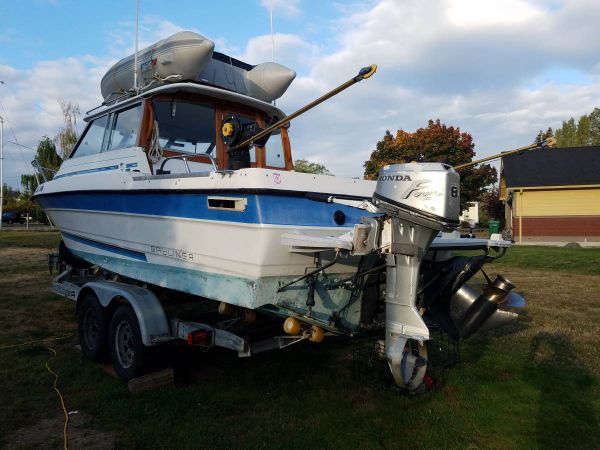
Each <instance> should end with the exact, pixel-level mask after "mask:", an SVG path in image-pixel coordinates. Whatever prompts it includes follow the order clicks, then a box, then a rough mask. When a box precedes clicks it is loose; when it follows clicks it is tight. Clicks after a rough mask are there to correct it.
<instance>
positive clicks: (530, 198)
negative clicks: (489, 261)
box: [500, 147, 600, 243]
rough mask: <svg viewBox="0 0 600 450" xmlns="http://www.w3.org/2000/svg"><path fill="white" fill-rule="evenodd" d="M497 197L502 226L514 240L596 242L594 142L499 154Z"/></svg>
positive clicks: (599, 196)
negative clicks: (500, 202) (501, 209)
mask: <svg viewBox="0 0 600 450" xmlns="http://www.w3.org/2000/svg"><path fill="white" fill-rule="evenodd" d="M500 199H501V200H503V201H504V202H505V205H506V208H505V214H506V217H505V218H506V224H507V225H506V228H507V229H509V231H512V236H513V239H514V240H515V241H516V242H518V243H522V242H580V243H586V242H588V243H591V242H598V243H600V147H575V148H556V149H539V150H532V151H530V152H527V153H523V154H520V155H511V156H507V157H505V158H503V159H502V167H501V171H500Z"/></svg>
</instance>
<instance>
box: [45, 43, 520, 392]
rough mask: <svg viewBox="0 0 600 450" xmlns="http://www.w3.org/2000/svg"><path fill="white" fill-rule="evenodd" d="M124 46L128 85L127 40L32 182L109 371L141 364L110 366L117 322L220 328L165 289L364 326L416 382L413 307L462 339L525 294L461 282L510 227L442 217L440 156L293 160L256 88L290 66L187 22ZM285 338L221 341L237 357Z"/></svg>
mask: <svg viewBox="0 0 600 450" xmlns="http://www.w3.org/2000/svg"><path fill="white" fill-rule="evenodd" d="M138 61H139V67H138V69H139V71H140V73H141V75H140V79H141V80H142V82H143V86H142V87H141V88H139V89H138V88H136V89H133V90H132V89H129V88H128V86H131V83H132V80H133V78H134V77H133V75H132V73H133V67H134V58H133V57H128V58H125V59H123V60H121V61H119V62H118V63H116V64H115V65H114V66H113V67H112V68H111V69H109V71H108V72H107V74H106V76H105V77H104V78H103V80H102V94H103V96H104V99H105V100H104V102H103V104H102V105H101V106H100V107H98V108H96V109H94V110H92V111H90V112H89V113H88V115H87V116H86V118H85V121H86V122H87V126H86V128H85V130H84V131H83V133H82V135H81V137H80V139H79V141H78V143H77V144H76V146H75V148H74V150H73V152H72V153H71V155H70V156H69V158H68V159H66V160H65V161H64V162H63V164H62V166H61V167H60V169H59V170H58V172H57V173H56V174H55V176H54V177H53V179H52V180H49V181H47V182H45V183H43V184H41V185H40V186H39V187H38V188H37V190H36V192H35V195H34V198H35V201H37V202H38V203H39V204H40V205H41V206H42V207H43V208H44V210H45V212H46V214H47V215H48V217H49V218H50V220H51V221H52V222H53V223H54V224H55V226H56V227H57V228H58V229H59V230H60V232H61V235H62V240H63V242H62V244H61V249H60V258H61V260H63V261H66V262H67V263H68V264H69V265H70V266H72V267H73V270H83V271H85V272H84V276H83V278H79V279H80V280H83V281H81V282H79V284H77V287H76V289H75V291H73V292H71V294H69V295H68V296H70V297H72V298H73V299H74V300H77V302H78V303H77V311H78V314H79V328H80V338H81V341H82V348H83V349H84V352H87V353H86V354H87V355H88V356H91V357H92V359H99V358H100V356H99V355H100V354H102V353H106V351H107V349H111V355H112V356H113V363H114V364H115V367H116V368H117V372H118V373H119V374H120V375H121V376H123V377H124V378H131V377H133V376H136V375H139V374H140V373H141V372H142V371H143V369H142V364H139V365H134V366H135V369H136V370H126V369H127V367H124V366H126V365H127V364H126V359H127V358H125V359H124V357H123V355H130V363H131V361H133V359H135V358H138V360H139V359H140V358H141V356H140V354H139V352H138V353H135V352H134V351H133V350H131V349H132V348H137V347H135V346H132V344H131V343H130V344H127V342H130V341H127V339H130V338H131V336H132V335H133V336H134V338H136V339H138V340H140V339H141V341H142V342H143V345H144V346H146V347H152V346H155V345H159V344H164V343H165V342H170V341H171V340H173V339H181V338H185V337H186V336H185V335H184V334H182V333H183V331H182V330H185V333H188V334H189V335H191V336H192V339H191V341H190V338H189V337H188V338H187V340H188V342H193V341H194V339H193V336H194V335H193V333H197V332H199V331H201V332H206V331H207V330H209V331H211V332H212V333H216V334H215V336H216V335H219V336H221V338H223V333H222V332H218V331H215V330H218V328H215V327H208V328H207V325H206V324H204V325H202V326H200V325H199V324H198V323H197V322H194V324H195V325H193V324H191V323H190V322H173V321H170V320H169V318H168V317H167V313H165V312H164V311H163V310H162V309H161V308H162V306H161V304H160V302H159V303H158V304H157V301H158V300H157V299H158V298H159V297H160V295H161V294H160V293H161V292H162V291H165V292H167V291H168V292H170V293H176V294H177V293H179V294H180V295H182V296H187V297H188V298H189V297H191V298H193V299H194V301H196V302H198V304H200V303H202V304H211V305H215V306H218V308H219V311H220V312H221V313H224V314H232V313H233V314H235V313H236V311H237V313H240V312H242V313H243V314H238V317H242V316H243V317H245V318H249V317H250V318H253V320H254V318H255V317H256V313H259V315H260V316H261V317H262V316H268V317H270V318H276V320H279V321H280V323H281V324H282V325H283V330H284V332H285V333H287V335H284V337H285V338H291V339H294V342H296V341H300V340H304V339H308V340H311V341H313V342H320V341H321V340H322V339H323V336H324V335H325V333H333V334H344V335H350V336H352V335H355V334H356V333H358V332H359V331H361V329H364V328H372V327H373V326H377V325H379V326H381V327H382V328H384V329H385V357H386V358H387V360H388V363H389V365H390V368H391V371H392V374H393V375H394V379H395V381H396V383H398V384H399V385H401V386H404V387H407V388H409V389H413V388H416V387H417V386H419V385H420V384H421V382H422V380H423V376H424V374H425V370H426V367H427V355H426V346H425V345H424V342H426V341H427V340H428V339H429V337H430V336H429V329H428V326H427V325H426V323H425V319H429V320H431V321H433V322H435V323H436V324H438V325H439V326H440V327H441V328H442V329H443V330H444V331H446V332H447V333H448V334H450V335H451V336H452V337H454V338H456V339H462V338H466V337H468V336H470V335H471V334H473V333H475V332H476V331H479V330H482V329H489V328H493V327H497V326H500V325H504V324H506V323H509V322H511V321H513V320H514V319H515V318H516V317H517V315H516V314H515V313H514V312H510V311H508V309H510V308H512V307H516V306H522V304H523V302H522V298H521V297H519V296H518V295H517V294H515V293H514V292H511V289H512V288H513V287H514V286H512V285H511V284H510V282H508V280H506V279H504V278H502V277H500V276H498V277H497V278H496V279H494V280H491V279H489V280H488V285H487V287H486V288H485V289H484V290H483V291H479V290H477V289H475V288H473V287H471V286H469V285H468V284H467V283H466V282H467V281H468V280H469V279H470V278H471V277H472V276H474V275H475V274H476V273H477V272H479V271H480V270H482V266H483V265H484V264H485V263H487V262H491V261H493V259H494V257H492V256H490V252H491V251H492V250H496V251H498V252H499V254H503V252H504V251H505V250H506V248H507V247H509V246H510V242H507V241H503V240H502V239H501V237H500V236H495V237H494V239H492V240H483V239H461V238H460V237H459V236H458V235H456V232H454V233H452V231H453V230H455V229H456V228H457V226H458V224H459V223H458V216H459V189H460V178H459V175H458V173H457V172H456V171H454V170H453V169H452V168H451V167H449V166H447V165H444V164H441V163H410V164H397V165H392V166H386V167H385V168H384V169H383V170H382V171H381V173H380V176H379V178H378V180H377V181H368V180H359V179H349V178H341V177H334V176H326V175H315V174H307V173H298V172H295V171H294V170H293V159H292V150H291V142H290V138H289V135H288V128H289V126H290V121H291V118H292V115H290V116H286V115H285V113H284V112H283V111H281V110H280V109H279V108H277V107H276V106H275V105H274V103H271V102H273V101H274V100H275V99H277V98H279V97H280V96H281V95H283V93H284V92H285V90H286V89H287V88H288V87H289V85H290V84H291V82H292V81H293V79H294V77H295V73H294V72H293V71H292V70H290V69H287V68H285V67H283V66H281V65H278V64H275V63H265V64H259V65H256V66H252V65H250V64H247V63H245V62H242V61H239V60H236V59H234V58H232V57H229V56H227V55H224V54H221V53H218V52H215V51H214V43H212V41H210V40H209V39H207V38H205V37H203V36H200V35H197V34H195V33H191V32H182V33H177V34H175V35H173V36H171V37H169V38H167V39H165V40H163V41H160V42H158V43H157V44H155V45H153V46H151V47H148V48H147V49H144V50H142V51H140V52H139V59H138ZM374 71H375V68H374V66H372V67H370V68H367V69H365V70H363V71H361V73H359V75H357V77H354V78H353V80H351V81H352V82H349V84H348V86H349V85H351V84H353V83H356V82H358V81H361V80H362V79H364V78H367V77H368V76H370V75H372V73H373V72H374ZM261 133H262V134H261ZM455 249H474V250H477V249H479V250H482V251H483V252H482V253H483V254H482V255H478V256H471V257H467V256H453V254H452V251H453V250H455ZM90 265H93V266H94V267H95V268H96V269H95V272H94V273H95V278H93V279H92V280H91V281H90V279H88V278H87V277H88V275H89V272H88V269H89V266H90ZM115 277H118V281H115ZM61 280H63V281H65V280H66V278H65V276H64V274H63V276H62V278H61ZM88 281H89V282H88ZM63 284H64V283H63ZM71 285H72V284H71ZM59 289H60V288H59ZM140 298H145V299H146V300H140ZM123 299H125V300H123ZM128 299H129V300H128ZM123 301H124V302H125V303H129V304H130V306H131V307H132V308H133V310H134V311H135V314H136V316H135V318H136V320H137V331H135V330H136V325H135V324H132V323H130V324H129V325H130V326H129V330H130V332H129V334H128V333H127V327H125V328H124V327H123V326H122V323H125V322H127V320H125V319H127V314H124V313H120V314H116V312H115V307H114V305H115V304H117V303H119V302H123ZM115 302H116V303H115ZM82 305H83V306H82ZM111 305H112V306H111ZM121 306H123V305H121ZM82 308H83V309H82ZM157 317H158V319H157ZM115 321H116V322H118V323H113V322H115ZM119 321H121V322H119ZM123 321H124V322H123ZM130 322H131V320H130ZM157 324H158V325H157ZM98 330H100V331H98ZM131 330H133V331H131ZM132 333H133V334H132ZM136 333H137V334H136ZM190 333H192V334H190ZM219 333H220V334H219ZM136 336H137V337H136ZM282 339H283V337H281V336H280V337H277V336H275V337H274V338H273V339H271V340H270V342H272V343H273V342H274V343H275V344H274V345H272V346H269V345H265V344H264V342H263V343H262V344H261V345H257V346H254V347H253V346H252V345H246V344H240V345H241V347H239V346H238V347H239V348H241V349H242V350H239V348H238V347H236V346H233V347H232V346H229V348H235V349H238V352H239V353H240V354H243V355H244V356H248V355H249V354H252V353H253V352H257V351H259V348H260V349H264V348H270V347H283V346H285V345H284V344H282V343H281V342H283V341H282ZM231 340H233V341H235V338H234V337H231V339H230V341H231ZM217 341H218V339H217V340H215V339H214V338H213V340H212V342H213V343H215V342H217ZM225 341H227V339H225ZM225 341H223V339H221V341H220V342H225ZM202 342H205V341H202ZM227 342H229V341H227ZM236 342H237V341H236ZM413 343H417V344H416V345H413ZM236 345H237V344H236ZM225 346H227V345H225ZM128 352H129V353H128ZM115 355H116V356H115ZM132 358H133V359H132ZM124 361H125V362H124ZM119 367H120V369H119ZM128 367H129V366H128ZM138 369H139V370H138Z"/></svg>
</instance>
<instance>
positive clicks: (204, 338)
mask: <svg viewBox="0 0 600 450" xmlns="http://www.w3.org/2000/svg"><path fill="white" fill-rule="evenodd" d="M187 343H188V345H191V346H195V347H197V346H204V345H206V344H207V343H208V333H207V332H206V331H204V330H196V331H192V332H191V333H188V335H187Z"/></svg>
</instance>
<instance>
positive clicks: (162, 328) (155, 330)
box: [76, 281, 172, 347]
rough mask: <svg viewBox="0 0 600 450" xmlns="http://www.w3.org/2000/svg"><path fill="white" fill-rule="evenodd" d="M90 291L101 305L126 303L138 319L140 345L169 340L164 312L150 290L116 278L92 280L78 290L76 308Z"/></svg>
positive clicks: (114, 305) (108, 305)
mask: <svg viewBox="0 0 600 450" xmlns="http://www.w3.org/2000/svg"><path fill="white" fill-rule="evenodd" d="M90 291H91V292H93V293H94V294H95V295H96V297H97V298H98V301H99V302H100V304H101V305H102V306H103V307H104V308H109V309H113V308H115V307H116V306H117V305H118V304H119V303H128V304H130V305H131V307H132V308H133V310H134V311H135V315H136V317H137V319H138V323H139V325H140V332H141V334H142V342H143V343H144V345H146V346H148V347H150V346H153V345H158V344H162V343H164V342H168V341H170V340H172V336H171V333H170V329H169V322H168V320H167V315H166V314H165V311H164V310H163V307H162V305H161V304H160V301H159V300H158V298H157V297H156V295H154V293H152V292H151V291H150V290H148V289H144V288H142V287H138V286H132V285H129V284H124V283H118V282H116V281H92V282H89V283H86V284H85V285H84V286H83V287H82V288H81V290H80V291H79V295H78V296H77V305H76V310H78V309H79V305H80V303H81V299H82V298H83V297H84V296H85V295H87V293H89V292H90Z"/></svg>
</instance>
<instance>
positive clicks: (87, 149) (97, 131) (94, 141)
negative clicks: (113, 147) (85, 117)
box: [71, 116, 108, 158]
mask: <svg viewBox="0 0 600 450" xmlns="http://www.w3.org/2000/svg"><path fill="white" fill-rule="evenodd" d="M107 123H108V116H102V117H98V118H97V119H94V120H93V121H92V123H91V124H90V125H89V126H88V128H87V130H86V131H85V133H84V134H83V136H82V137H81V139H80V140H79V143H78V144H77V147H76V148H75V150H74V151H73V154H72V155H71V158H79V157H80V156H88V155H95V154H96V153H100V152H101V151H102V142H103V141H104V131H105V130H106V124H107Z"/></svg>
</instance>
